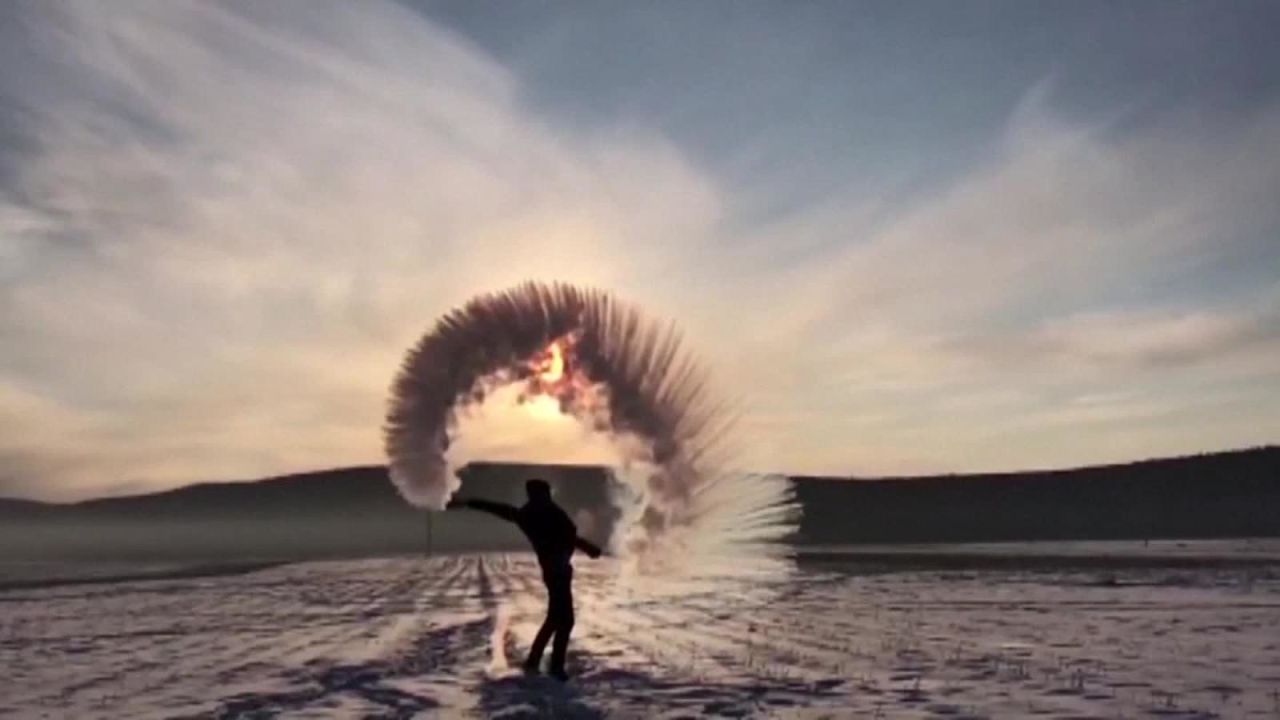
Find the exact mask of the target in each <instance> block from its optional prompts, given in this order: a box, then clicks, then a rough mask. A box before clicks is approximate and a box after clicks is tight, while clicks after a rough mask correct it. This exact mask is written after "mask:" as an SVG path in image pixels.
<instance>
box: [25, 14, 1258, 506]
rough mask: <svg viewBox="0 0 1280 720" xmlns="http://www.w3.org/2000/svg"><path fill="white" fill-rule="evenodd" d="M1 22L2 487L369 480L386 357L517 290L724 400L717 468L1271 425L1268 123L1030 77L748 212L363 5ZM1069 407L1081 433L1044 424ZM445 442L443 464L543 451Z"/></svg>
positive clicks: (1134, 447)
mask: <svg viewBox="0 0 1280 720" xmlns="http://www.w3.org/2000/svg"><path fill="white" fill-rule="evenodd" d="M5 12H6V13H8V17H6V20H9V19H12V20H13V22H6V25H7V26H8V27H10V28H21V29H22V32H21V33H20V36H21V38H22V46H21V47H22V51H23V52H22V62H20V63H14V62H5V63H0V66H2V67H0V126H3V127H4V129H5V135H4V136H5V137H8V136H9V135H14V136H15V137H18V138H20V141H18V142H15V143H14V145H13V147H14V148H16V149H15V150H14V157H15V158H16V160H9V161H7V162H6V167H7V169H8V171H7V172H3V173H0V418H2V419H3V425H4V432H3V434H2V435H0V491H3V492H21V493H30V494H37V495H44V496H63V497H69V496H77V495H83V494H92V493H97V492H102V491H118V490H119V489H121V488H126V487H130V488H132V487H141V486H148V485H172V484H177V483H181V482H187V481H192V480H199V479H211V478H226V477H253V476H257V475H261V474H264V473H269V472H280V471H289V470H296V469H300V468H306V467H318V466H328V465H334V464H341V463H351V462H374V461H378V460H380V441H379V428H380V424H381V420H382V412H383V401H384V396H385V391H386V386H387V384H388V382H389V381H390V378H391V376H392V373H393V371H394V369H395V367H396V365H397V363H398V362H399V359H400V356H401V353H402V352H403V350H404V349H405V348H406V347H407V346H408V345H409V344H410V343H411V342H412V341H413V340H414V339H415V338H416V336H417V335H418V333H420V332H421V331H422V330H424V329H425V328H426V326H427V324H428V323H430V322H431V321H432V320H433V319H434V318H435V317H436V316H437V315H438V314H440V313H441V312H443V311H445V310H447V309H448V308H449V307H451V306H453V305H454V304H456V303H458V302H461V301H463V300H465V299H466V298H467V297H469V296H470V295H471V294H473V293H475V292H478V291H483V290H490V289H497V288H502V287H504V286H507V285H510V284H512V283H514V282H517V281H519V280H522V279H526V278H542V279H564V280H569V281H573V282H580V283H586V284H592V285H600V286H604V287H609V288H613V289H615V290H617V291H618V292H619V293H620V294H622V295H624V296H626V297H628V298H630V299H633V300H635V301H637V302H639V303H640V304H642V305H644V306H645V307H647V308H649V309H650V310H652V311H653V312H654V313H655V314H658V315H661V316H666V317H671V318H673V319H676V320H677V321H679V322H680V323H681V324H682V325H683V326H684V327H685V329H686V330H687V332H688V335H689V339H690V341H691V343H692V344H693V346H694V347H695V349H696V350H698V351H699V352H701V353H702V354H703V355H704V356H706V357H707V359H708V360H709V362H710V363H711V364H712V365H713V367H714V368H715V369H716V370H717V375H718V377H719V379H720V381H721V384H722V386H723V387H724V389H725V390H726V391H727V392H729V393H730V394H736V395H738V396H740V397H742V398H743V410H744V419H743V440H744V443H743V444H744V458H743V462H744V463H746V464H752V465H757V466H767V467H769V468H780V469H791V470H797V471H842V472H863V473H868V472H882V471H899V470H901V471H910V470H926V469H944V468H945V469H967V468H979V467H1009V466H1013V465H1020V464H1037V465H1045V464H1067V463H1072V462H1086V461H1091V460H1099V459H1113V458H1115V457H1116V456H1118V455H1130V454H1156V453H1163V452H1178V451H1182V450H1191V449H1198V448H1201V447H1213V446H1219V445H1236V444H1249V443H1252V442H1256V441H1259V440H1265V439H1268V438H1270V439H1275V438H1276V437H1277V436H1280V417H1278V416H1277V414H1276V413H1275V411H1274V410H1273V409H1272V408H1274V407H1278V406H1280V403H1276V402H1275V401H1276V400H1280V397H1278V396H1280V377H1277V372H1276V370H1277V369H1276V368H1275V367H1274V366H1273V364H1272V363H1269V362H1268V361H1267V359H1266V358H1268V357H1274V355H1272V354H1271V353H1273V352H1274V350H1275V348H1276V335H1277V323H1276V313H1275V298H1276V297H1277V286H1276V282H1277V281H1276V279H1275V277H1274V274H1271V275H1268V274H1266V273H1264V272H1259V267H1261V266H1262V265H1263V264H1265V263H1271V267H1278V266H1280V249H1278V246H1277V243H1276V232H1277V228H1280V221H1278V218H1280V214H1278V211H1277V209H1276V207H1274V203H1273V202H1272V200H1271V199H1272V198H1274V197H1277V196H1280V157H1278V156H1277V150H1276V148H1280V110H1277V108H1274V107H1271V108H1263V109H1260V110H1253V111H1250V112H1249V113H1248V114H1246V115H1242V116H1241V117H1238V118H1233V119H1232V120H1231V122H1230V123H1229V124H1228V126H1226V127H1218V126H1215V128H1214V129H1213V131H1212V132H1209V131H1206V130H1205V129H1204V128H1202V127H1200V126H1197V125H1196V124H1195V123H1194V122H1190V121H1187V120H1186V119H1185V118H1179V117H1177V116H1170V117H1168V118H1166V120H1167V122H1163V123H1160V124H1155V125H1150V126H1143V127H1140V128H1129V127H1125V128H1120V127H1118V124H1117V123H1116V122H1114V121H1112V122H1107V123H1102V122H1098V123H1081V122H1078V121H1067V120H1064V119H1063V118H1062V116H1061V114H1060V113H1057V112H1055V111H1054V110H1053V107H1052V102H1051V100H1052V93H1051V87H1050V86H1044V87H1038V88H1032V89H1031V90H1030V91H1029V92H1028V94H1027V97H1026V99H1025V100H1024V101H1023V103H1022V105H1021V106H1019V107H1015V108H1010V109H1009V121H1008V125H1007V127H1005V128H1004V129H1003V131H1001V132H998V133H996V135H997V136H998V137H999V140H998V141H996V142H995V143H994V144H993V146H992V147H990V148H989V152H987V153H986V154H985V156H984V157H983V158H982V159H981V160H980V161H979V162H977V163H975V164H974V165H973V166H972V167H969V168H966V169H965V170H964V171H963V172H959V173H956V174H955V175H954V176H953V177H950V178H949V179H947V180H945V181H936V182H931V183H925V184H924V185H923V187H926V188H928V190H925V191H918V192H904V191H903V190H902V188H901V187H898V186H890V185H888V184H887V181H886V182H883V183H877V182H874V181H868V182H861V183H858V184H857V187H856V188H849V189H846V190H844V191H838V192H833V193H830V194H828V195H826V196H824V197H820V198H813V199H812V202H810V203H808V204H807V205H805V206H803V207H801V208H800V209H798V210H795V211H793V212H791V213H790V214H788V215H787V216H785V217H770V218H769V219H768V220H767V221H764V220H759V219H752V218H758V217H760V214H759V213H754V212H752V211H751V210H752V209H751V208H744V207H742V204H741V200H742V197H755V198H759V197H767V196H768V195H769V194H770V193H771V192H775V191H776V192H778V193H781V192H783V191H784V190H785V189H784V188H771V187H770V186H769V185H768V181H767V180H762V181H761V184H759V185H757V186H755V187H746V188H744V187H742V184H743V181H742V179H741V178H737V179H735V182H734V183H733V184H732V185H731V184H729V183H727V182H724V181H723V179H722V178H720V177H717V176H716V175H715V174H714V173H713V172H712V171H711V170H709V169H708V168H707V167H703V166H700V165H699V164H698V163H696V162H695V161H693V160H692V159H691V158H692V157H693V156H694V155H695V153H691V152H689V149H688V148H686V147H682V146H680V145H678V144H676V143H675V142H674V141H673V140H672V139H671V138H669V137H667V136H665V135H664V134H662V133H661V132H659V131H657V130H656V129H653V128H650V127H645V126H644V125H643V124H634V123H631V124H628V123H614V124H601V123H583V124H579V125H574V124H569V123H564V122H561V121H553V120H551V119H549V117H550V116H548V115H547V114H546V113H543V112H539V111H536V110H534V109H532V108H531V107H530V106H528V105H527V104H526V103H525V102H524V100H523V98H522V93H521V88H520V85H519V80H517V76H516V75H515V74H514V73H512V72H511V70H510V68H506V67H503V66H502V65H500V64H498V63H497V62H496V61H494V60H493V59H491V58H490V57H488V56H486V55H485V54H484V53H483V52H481V51H480V50H478V49H477V48H476V47H475V46H474V45H472V44H470V43H469V42H468V41H467V40H466V39H465V38H462V37H461V36H459V35H457V34H455V33H454V32H452V31H450V30H448V29H447V28H444V27H442V26H440V25H438V24H435V23H432V22H430V21H428V20H426V19H424V18H423V17H422V16H420V15H418V14H415V13H413V12H411V11H409V10H407V9H404V8H402V7H400V6H398V5H394V4H381V3H361V4H358V5H353V4H337V3H334V4H332V5H329V4H325V5H314V4H307V5H305V6H303V5H291V4H289V3H272V4H265V5H243V4H237V5H220V4H211V3H210V4H200V5H179V4H174V3H154V4H149V3H130V4H128V5H126V6H116V5H113V6H111V7H110V8H107V7H104V6H101V5H98V4H92V3H68V4H59V5H56V6H50V5H31V6H25V5H24V6H21V7H15V8H9V9H6V10H5ZM679 101H680V98H679V97H678V96H677V95H676V94H675V90H674V89H673V100H672V102H673V103H678V102H679ZM726 121H728V119H726ZM744 152H745V150H744ZM777 152H778V151H777V150H776V149H774V150H773V151H772V152H771V153H767V154H769V155H773V154H776V153H777ZM731 187H733V188H734V189H733V190H731V189H730V188H731ZM735 192H740V193H744V194H743V195H741V196H739V195H735V194H734V193H735ZM1246 387H1249V388H1252V389H1251V390H1250V391H1249V392H1245V391H1244V388H1246ZM1097 397H1106V398H1110V400H1108V402H1107V404H1106V408H1107V410H1106V411H1105V412H1102V411H1100V410H1097V409H1096V408H1097V407H1101V406H1094V409H1093V410H1090V412H1087V413H1084V412H1082V411H1081V410H1080V408H1081V407H1082V406H1081V403H1082V402H1084V400H1083V399H1085V398H1097ZM1090 413H1092V414H1090ZM1104 416H1105V417H1104ZM1197 420H1204V421H1205V422H1210V423H1212V428H1211V429H1208V430H1202V431H1198V430H1196V428H1195V424H1196V422H1195V421H1197ZM475 427H476V428H479V429H476V430H474V432H475V433H479V434H483V435H485V437H483V438H480V437H479V436H477V437H475V438H473V439H472V440H470V441H469V442H470V443H471V444H472V446H473V449H474V451H475V452H488V451H501V452H505V453H509V454H520V453H522V452H528V453H538V452H544V453H551V454H557V453H560V452H562V451H564V452H568V450H567V449H568V448H570V447H572V445H573V443H574V442H576V440H575V436H573V435H572V434H571V433H570V434H565V432H567V431H565V430H564V429H563V428H561V429H555V428H552V430H553V432H552V434H551V435H547V434H546V433H545V432H543V430H547V428H542V429H540V430H537V431H536V432H535V431H529V430H527V423H524V424H521V423H516V422H512V421H511V419H510V418H508V419H506V420H504V419H502V418H496V419H495V418H493V417H490V418H487V419H483V420H482V422H480V423H479V424H477V425H476V426H475ZM522 428H525V429H522ZM499 435H501V436H503V437H498V436H499ZM508 436H509V437H508ZM548 448H550V449H548ZM596 450H598V448H596V449H591V450H590V452H595V451H596ZM588 454H590V453H588Z"/></svg>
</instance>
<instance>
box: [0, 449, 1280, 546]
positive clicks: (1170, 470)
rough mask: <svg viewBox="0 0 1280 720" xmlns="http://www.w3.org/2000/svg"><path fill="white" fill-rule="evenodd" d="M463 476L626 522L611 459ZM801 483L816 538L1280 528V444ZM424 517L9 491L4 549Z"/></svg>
mask: <svg viewBox="0 0 1280 720" xmlns="http://www.w3.org/2000/svg"><path fill="white" fill-rule="evenodd" d="M461 474H462V476H463V490H462V493H463V494H464V495H465V494H470V495H475V496H482V497H489V498H494V499H499V500H506V501H509V502H519V501H520V499H521V497H522V495H523V490H522V486H523V482H524V480H525V479H526V478H529V477H533V476H539V477H543V478H546V479H548V480H549V481H551V483H552V484H553V486H555V488H556V494H557V497H559V498H560V499H561V502H562V503H563V504H564V505H565V506H566V508H567V509H569V510H570V512H572V513H575V514H576V515H577V516H578V517H579V518H580V521H582V522H585V523H587V524H588V526H593V527H594V529H595V530H596V532H597V533H607V529H608V527H609V526H610V524H611V523H612V521H613V520H614V519H615V517H616V511H615V510H613V508H612V506H611V505H610V503H609V501H608V497H609V489H608V480H607V475H606V473H605V471H604V470H603V469H602V468H598V467H592V466H575V465H535V464H520V463H473V464H471V465H468V466H467V467H466V468H464V469H463V470H462V472H461ZM794 480H795V487H796V496H797V499H798V500H799V502H800V504H801V507H802V510H803V520H802V521H801V524H800V528H799V531H798V533H797V535H796V537H795V538H793V539H794V540H795V541H796V542H799V543H802V544H840V543H868V542H869V543H878V542H880V543H883V542H979V541H1002V540H1037V539H1053V540H1075V539H1133V538H1139V539H1140V538H1212V537H1274V536H1280V447H1275V446H1267V447H1260V448H1252V449H1246V450H1234V451H1227V452H1216V453H1205V454H1200V455H1192V456H1186V457H1177V458H1161V459H1154V460H1142V461H1136V462H1131V463H1123V464H1112V465H1100V466H1091V467H1083V468H1074V469H1056V470H1038V471H1024V472H1002V473H983V474H969V475H961V474H952V475H932V476H917V477H896V478H829V477H808V476H800V477H795V478H794ZM434 522H435V528H436V537H435V538H434V541H435V542H437V543H439V547H440V548H442V549H445V548H455V547H456V548H475V547H489V546H492V545H493V544H494V543H497V544H498V545H503V544H509V543H515V542H518V538H517V537H515V536H514V535H512V534H511V533H509V532H507V529H506V528H499V527H497V526H495V525H486V524H485V522H486V521H484V520H480V519H477V518H476V516H475V515H474V514H471V513H464V514H461V515H460V514H456V513H448V514H437V517H436V520H435V521H434ZM425 526H426V524H425V514H424V513H423V512H422V511H420V510H418V509H416V508H413V507H411V506H410V505H409V504H408V503H406V502H405V501H404V500H403V499H402V498H401V497H400V496H399V494H398V492H397V491H396V489H395V487H394V486H393V485H392V484H391V482H390V480H389V478H388V476H387V471H386V468H385V467H383V466H376V465H374V466H360V467H350V468H337V469H333V470H322V471H316V472H306V473H298V474H293V475H286V476H280V477H273V478H267V479H263V480H258V481H251V482H220V483H205V484H198V485H190V486H186V487H181V488H175V489H172V490H166V491H162V492H156V493H149V494H145V495H134V496H127V497H112V498H101V499H93V500H86V501H81V502H76V503H67V504H58V503H41V502H35V501H29V500H0V555H8V556H23V553H26V554H31V553H36V554H41V555H42V556H44V555H52V556H58V557H61V556H62V555H63V554H68V553H69V554H71V555H75V556H77V557H80V556H84V555H85V554H88V555H90V556H97V555H99V554H101V555H107V554H110V553H112V552H117V551H119V552H124V550H119V548H121V547H123V548H125V549H126V550H127V551H128V552H130V553H133V552H136V553H142V554H145V555H148V556H149V554H150V553H155V552H160V551H162V550H167V549H168V548H167V547H166V546H173V548H174V552H177V551H178V549H182V548H185V549H187V550H190V549H192V548H195V549H198V550H199V552H201V553H204V554H207V555H209V556H212V557H219V558H224V557H228V556H241V555H244V554H246V553H247V554H251V555H253V556H255V557H258V556H269V557H277V556H293V555H294V554H297V553H302V554H304V555H308V554H311V553H319V554H324V555H334V554H336V555H344V554H359V553H368V552H402V551H417V550H419V549H421V548H422V547H423V546H424V545H425V542H426V540H425V533H426V530H425ZM113 543H115V545H113ZM255 543H256V544H255ZM113 548H114V549H113ZM263 548H265V550H263V551H262V552H258V550H260V549H263Z"/></svg>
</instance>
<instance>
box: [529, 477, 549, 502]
mask: <svg viewBox="0 0 1280 720" xmlns="http://www.w3.org/2000/svg"><path fill="white" fill-rule="evenodd" d="M524 492H525V494H526V495H528V496H529V502H534V503H543V502H551V485H550V484H548V483H547V481H546V480H540V479H538V478H534V479H532V480H526V481H525V484H524Z"/></svg>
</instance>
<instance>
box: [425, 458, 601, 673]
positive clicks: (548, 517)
mask: <svg viewBox="0 0 1280 720" xmlns="http://www.w3.org/2000/svg"><path fill="white" fill-rule="evenodd" d="M524 489H525V494H526V495H528V498H529V499H528V501H527V502H526V503H525V504H524V505H521V506H520V507H518V508H517V507H515V506H512V505H508V504H506V503H500V502H492V501H489V500H478V499H465V500H464V499H458V500H454V501H452V502H450V503H449V505H448V509H449V510H457V509H462V508H470V509H472V510H479V511H481V512H487V513H489V514H491V515H496V516H497V517H500V518H502V519H503V520H506V521H508V522H512V523H515V524H516V526H517V527H519V528H520V530H521V531H523V532H524V534H525V537H527V538H529V543H530V544H531V545H533V552H534V553H535V554H536V555H537V556H538V565H539V566H541V568H542V582H543V583H544V584H545V585H546V586H547V619H546V620H545V621H544V622H543V623H542V627H541V628H539V629H538V635H537V636H536V637H535V638H534V639H533V645H532V646H531V647H530V648H529V656H528V658H526V659H525V661H524V669H525V671H526V672H530V673H536V672H537V671H538V666H539V664H540V663H541V662H542V652H543V650H545V649H546V647H547V641H549V640H550V639H551V636H552V635H554V636H555V643H554V645H553V646H552V649H551V668H550V675H551V676H552V677H554V678H556V679H558V680H568V679H569V674H568V673H567V672H565V667H564V658H565V653H566V652H568V649H569V633H570V632H572V631H573V622H574V618H573V564H572V563H571V562H570V558H572V557H573V551H574V550H575V549H578V550H582V551H583V552H585V553H586V554H587V555H588V556H589V557H592V558H598V557H600V552H601V551H600V548H599V547H598V546H596V545H595V544H593V543H591V542H588V541H587V540H584V539H583V538H582V537H580V536H579V535H578V528H577V526H576V525H574V524H573V520H570V519H569V515H568V514H567V513H566V512H565V511H564V510H563V509H562V508H561V507H560V506H559V505H557V504H556V503H555V501H554V500H552V499H551V486H550V485H548V484H547V482H546V481H545V480H539V479H537V478H534V479H532V480H529V481H527V482H526V483H525V484H524Z"/></svg>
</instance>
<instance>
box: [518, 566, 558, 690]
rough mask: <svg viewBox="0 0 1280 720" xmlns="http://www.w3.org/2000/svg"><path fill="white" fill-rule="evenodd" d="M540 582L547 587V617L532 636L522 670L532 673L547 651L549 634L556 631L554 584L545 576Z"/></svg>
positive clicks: (535, 670)
mask: <svg viewBox="0 0 1280 720" xmlns="http://www.w3.org/2000/svg"><path fill="white" fill-rule="evenodd" d="M542 581H543V583H545V584H546V586H547V617H546V619H545V620H543V621H542V627H540V628H538V634H537V635H535V636H534V638H533V644H532V645H530V646H529V656H528V657H527V658H525V661H524V669H525V670H530V671H533V672H537V670H538V665H539V663H541V662H542V651H543V650H546V649H547V642H548V641H549V640H551V634H552V633H554V632H555V631H556V614H555V607H556V605H555V603H556V592H555V590H554V589H553V586H554V583H552V581H551V580H550V579H549V578H548V577H547V576H546V575H545V574H544V575H543V577H542Z"/></svg>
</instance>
